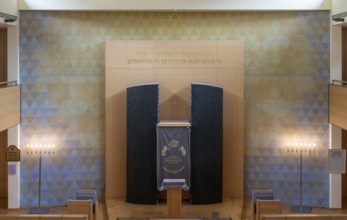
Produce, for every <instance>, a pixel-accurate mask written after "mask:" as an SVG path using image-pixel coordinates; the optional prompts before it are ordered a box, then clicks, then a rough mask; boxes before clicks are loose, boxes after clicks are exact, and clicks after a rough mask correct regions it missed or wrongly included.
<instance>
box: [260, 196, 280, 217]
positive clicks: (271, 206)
mask: <svg viewBox="0 0 347 220" xmlns="http://www.w3.org/2000/svg"><path fill="white" fill-rule="evenodd" d="M256 204H257V206H256V209H257V210H256V220H260V217H261V216H262V215H264V214H282V202H281V200H257V201H256Z"/></svg>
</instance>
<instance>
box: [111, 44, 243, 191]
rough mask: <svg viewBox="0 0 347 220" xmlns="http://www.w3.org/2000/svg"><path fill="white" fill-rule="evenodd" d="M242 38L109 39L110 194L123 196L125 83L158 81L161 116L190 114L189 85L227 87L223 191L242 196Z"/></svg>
mask: <svg viewBox="0 0 347 220" xmlns="http://www.w3.org/2000/svg"><path fill="white" fill-rule="evenodd" d="M243 73H244V64H243V43H242V42H240V41H228V40H227V41H110V42H106V77H105V81H106V91H105V95H106V137H105V138H106V196H107V197H118V198H124V197H125V192H126V189H125V186H126V184H125V183H126V176H125V173H126V172H125V170H126V159H125V158H126V156H125V152H126V139H125V136H126V134H125V130H126V123H125V119H126V117H125V116H126V109H125V106H126V94H125V91H126V88H127V87H129V86H131V85H135V84H139V83H152V82H154V83H159V94H160V98H159V103H160V104H159V105H160V119H182V118H183V119H189V118H190V91H191V88H190V85H191V83H192V82H199V83H211V84H215V85H217V86H220V87H222V88H223V90H224V96H223V106H224V107H223V117H224V118H225V120H223V123H224V124H223V128H224V135H223V137H224V139H223V142H224V145H223V152H226V153H224V155H223V161H232V162H224V163H223V186H224V188H223V190H224V191H223V196H224V197H243V157H244V120H243V118H244V112H243V110H244V108H243V103H244V94H243V88H244V85H243V79H244V78H243Z"/></svg>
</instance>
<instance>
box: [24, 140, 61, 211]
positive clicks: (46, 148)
mask: <svg viewBox="0 0 347 220" xmlns="http://www.w3.org/2000/svg"><path fill="white" fill-rule="evenodd" d="M26 149H27V154H28V155H32V156H38V157H39V198H38V199H39V204H38V205H39V206H38V207H35V208H31V209H30V210H29V213H31V214H44V213H48V212H49V209H48V208H43V207H41V171H42V156H44V155H46V156H53V155H54V153H55V151H54V150H55V145H54V144H27V146H26Z"/></svg>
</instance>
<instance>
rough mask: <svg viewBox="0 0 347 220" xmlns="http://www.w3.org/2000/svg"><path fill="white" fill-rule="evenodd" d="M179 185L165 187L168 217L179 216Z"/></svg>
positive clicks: (180, 199) (180, 193) (180, 201)
mask: <svg viewBox="0 0 347 220" xmlns="http://www.w3.org/2000/svg"><path fill="white" fill-rule="evenodd" d="M181 190H182V189H181V187H169V188H167V213H168V217H169V218H181V206H182V192H181Z"/></svg>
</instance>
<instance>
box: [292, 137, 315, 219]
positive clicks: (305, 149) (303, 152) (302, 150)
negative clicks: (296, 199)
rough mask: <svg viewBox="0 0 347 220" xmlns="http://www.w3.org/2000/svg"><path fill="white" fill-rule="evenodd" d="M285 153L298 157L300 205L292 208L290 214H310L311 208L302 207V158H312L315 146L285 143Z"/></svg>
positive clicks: (311, 144) (302, 143) (308, 143)
mask: <svg viewBox="0 0 347 220" xmlns="http://www.w3.org/2000/svg"><path fill="white" fill-rule="evenodd" d="M287 153H288V154H290V155H297V156H300V205H299V206H297V205H294V206H292V212H299V213H311V212H312V208H311V207H307V206H303V205H302V158H303V157H311V156H313V157H314V156H315V154H316V144H315V143H312V142H290V143H287Z"/></svg>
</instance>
